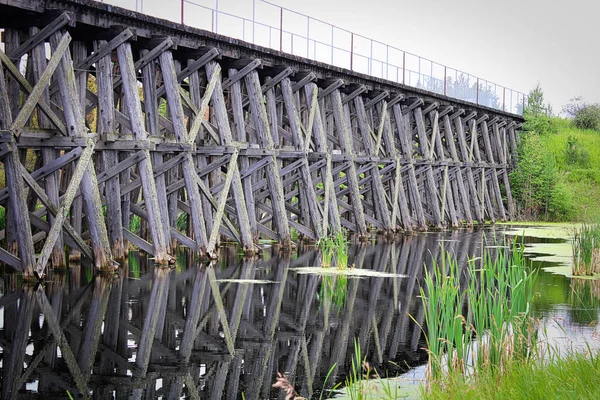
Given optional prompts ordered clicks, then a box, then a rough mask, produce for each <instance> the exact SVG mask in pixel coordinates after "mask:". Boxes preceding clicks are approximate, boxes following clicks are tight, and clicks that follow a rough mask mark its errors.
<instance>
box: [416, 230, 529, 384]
mask: <svg viewBox="0 0 600 400" xmlns="http://www.w3.org/2000/svg"><path fill="white" fill-rule="evenodd" d="M523 247H524V246H523V245H522V243H518V242H517V241H514V242H513V243H512V245H511V246H508V245H507V243H504V244H503V245H502V246H496V248H495V249H489V248H485V249H484V250H483V251H482V255H481V257H480V258H477V259H472V260H470V261H469V265H468V270H467V269H466V268H465V267H466V266H464V265H459V264H458V261H457V260H456V257H455V256H453V255H451V254H449V253H446V254H445V255H444V257H443V258H442V263H441V265H439V264H438V263H436V262H435V261H434V263H433V272H429V271H427V273H426V276H425V285H424V287H422V288H421V299H422V302H423V307H424V310H425V322H426V326H427V335H426V339H427V347H428V351H429V363H428V382H429V383H431V384H440V383H443V382H444V379H445V377H446V376H459V375H460V376H464V377H465V378H467V377H468V376H470V375H473V374H478V373H479V372H480V371H486V370H490V369H495V370H501V369H502V368H503V367H504V366H506V365H507V364H508V363H509V362H511V361H512V360H515V359H528V358H530V357H531V355H532V354H533V350H534V348H535V343H536V335H535V329H534V323H533V321H532V319H531V318H530V316H529V311H530V304H531V302H532V301H533V298H534V290H533V287H534V284H535V279H536V274H535V273H533V272H530V271H529V268H528V266H527V264H526V261H525V258H524V256H523ZM465 270H466V271H465ZM467 272H468V276H467V278H468V281H469V283H468V287H466V288H464V287H465V286H464V285H461V278H462V275H463V274H466V273H467ZM465 303H466V304H467V309H468V313H467V314H465V312H464V311H463V310H464V308H463V305H464V304H465ZM475 337H477V338H478V340H477V341H476V342H474V341H473V338H475Z"/></svg>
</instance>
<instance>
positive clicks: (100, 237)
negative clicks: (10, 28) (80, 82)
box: [37, 33, 114, 274]
mask: <svg viewBox="0 0 600 400" xmlns="http://www.w3.org/2000/svg"><path fill="white" fill-rule="evenodd" d="M67 37H68V36H67ZM59 38H60V33H55V34H54V35H53V36H52V37H51V38H50V42H51V46H52V47H54V48H58V47H59V46H60V43H59ZM62 40H64V39H61V42H62ZM51 61H52V60H51ZM56 79H57V81H58V86H59V88H60V94H61V98H62V103H63V110H64V112H65V121H66V122H67V125H68V126H69V133H70V136H78V137H85V136H86V132H87V129H86V127H85V116H84V114H83V110H84V104H85V103H83V102H82V100H81V98H82V95H81V91H80V92H79V93H78V91H77V89H78V88H77V87H76V86H75V83H76V81H75V73H74V71H73V62H72V60H71V57H70V53H69V52H66V53H64V55H63V56H62V59H61V62H60V65H59V67H58V68H57V69H56ZM85 84H87V80H86V82H85ZM84 99H85V98H84ZM91 144H92V141H91V140H90V141H89V143H88V146H90V145H91ZM92 147H93V146H92ZM84 153H85V152H84ZM82 156H83V155H82ZM80 162H81V159H80ZM81 193H82V198H83V199H84V200H85V202H84V203H85V211H86V216H87V219H88V225H89V232H90V238H91V241H92V249H93V250H94V265H95V267H96V269H98V270H103V269H108V270H112V269H113V268H114V265H113V261H112V253H111V250H110V242H109V240H108V232H107V229H106V224H105V222H104V216H103V210H102V202H101V200H100V191H99V189H98V182H97V179H96V172H95V169H94V165H93V163H89V164H88V165H87V168H86V169H85V171H84V173H83V176H82V179H81ZM40 268H41V264H40V263H39V262H38V264H37V269H38V274H40Z"/></svg>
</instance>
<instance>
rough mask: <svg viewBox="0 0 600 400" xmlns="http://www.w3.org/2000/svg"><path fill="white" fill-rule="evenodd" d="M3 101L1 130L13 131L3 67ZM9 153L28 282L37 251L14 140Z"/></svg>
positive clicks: (12, 212) (12, 208)
mask: <svg viewBox="0 0 600 400" xmlns="http://www.w3.org/2000/svg"><path fill="white" fill-rule="evenodd" d="M0 99H5V101H0V129H3V130H4V129H9V128H10V126H11V125H12V114H11V109H10V106H11V104H10V103H9V102H7V101H6V99H9V97H8V92H7V87H6V80H5V77H4V71H3V68H2V67H0ZM8 151H9V154H8V155H7V156H6V158H5V159H4V173H5V176H6V185H7V186H8V188H9V190H8V194H9V207H8V210H7V211H8V212H7V213H6V218H7V220H8V219H10V220H11V221H12V226H13V227H14V229H15V238H16V240H17V243H18V251H19V257H20V259H21V260H20V261H21V271H22V272H23V276H24V277H25V278H26V279H33V278H34V274H33V273H34V266H35V249H34V247H33V237H32V234H31V223H30V221H29V211H28V209H27V203H26V200H27V196H26V195H25V186H24V185H23V179H22V178H21V174H20V171H19V165H20V164H21V161H20V160H19V153H18V151H17V146H16V144H15V143H14V139H12V143H11V144H10V146H9V147H8ZM9 250H10V247H9Z"/></svg>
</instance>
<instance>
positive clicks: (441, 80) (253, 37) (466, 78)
mask: <svg viewBox="0 0 600 400" xmlns="http://www.w3.org/2000/svg"><path fill="white" fill-rule="evenodd" d="M176 1H179V0H176ZM104 2H106V3H110V4H113V5H118V6H121V7H125V8H130V9H134V10H136V11H139V12H144V13H146V14H150V15H155V16H157V17H161V18H165V19H169V20H172V21H175V22H181V23H182V24H186V25H189V26H193V27H196V28H201V29H205V30H210V31H211V32H214V33H218V34H221V35H225V36H230V37H234V38H236V39H241V40H243V41H246V42H250V43H253V44H256V45H260V46H264V47H268V48H271V49H275V50H279V51H282V52H285V53H289V54H293V55H296V56H300V57H305V58H308V59H311V60H315V61H320V62H324V63H327V64H331V65H334V66H337V67H341V68H346V69H349V70H352V71H355V72H359V73H363V74H367V75H371V76H374V77H377V78H382V79H386V80H390V81H393V82H397V83H402V84H404V85H408V86H412V87H415V88H420V89H424V90H428V91H431V92H434V93H437V94H440V95H445V96H449V97H453V98H456V99H460V100H464V101H468V102H471V103H475V104H478V105H483V106H487V107H491V108H494V109H497V110H503V111H506V112H510V113H513V114H520V115H522V114H523V104H526V103H525V102H526V100H527V96H526V95H525V94H524V93H522V92H519V91H516V90H513V89H510V88H507V87H505V86H502V85H499V84H496V83H494V82H491V81H488V80H485V79H482V78H479V77H476V76H474V75H471V74H469V73H467V72H464V71H460V70H457V69H454V68H451V67H448V66H446V65H443V64H440V63H437V62H435V61H432V60H429V59H427V58H424V57H420V56H418V55H416V54H413V53H410V52H407V51H404V50H401V49H398V48H396V47H394V46H390V45H388V44H386V43H383V42H380V41H378V40H375V39H372V38H368V37H366V36H362V35H359V34H356V33H354V32H351V31H349V30H347V29H344V28H340V27H338V26H335V25H332V24H330V23H328V22H325V21H323V20H320V19H318V18H313V17H311V16H308V15H305V14H302V13H299V12H297V11H293V10H290V9H288V8H284V7H280V6H278V5H276V4H273V3H270V2H269V1H266V0H247V1H246V2H243V1H240V0H180V4H178V6H177V7H174V8H168V7H165V3H166V1H165V0H106V1H104Z"/></svg>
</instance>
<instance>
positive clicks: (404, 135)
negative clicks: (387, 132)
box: [393, 104, 427, 230]
mask: <svg viewBox="0 0 600 400" xmlns="http://www.w3.org/2000/svg"><path fill="white" fill-rule="evenodd" d="M393 110H394V119H395V120H396V129H397V131H398V138H399V141H400V148H401V149H402V153H403V155H404V158H405V159H407V160H408V161H409V164H408V188H409V192H410V195H411V200H412V201H411V205H412V208H413V217H415V218H416V220H417V225H418V227H419V229H423V230H424V229H427V221H426V220H425V212H424V211H423V202H422V200H421V194H420V192H419V185H418V182H417V175H416V172H415V166H414V157H413V146H412V130H411V127H410V116H409V115H408V114H406V115H403V113H402V109H401V108H400V104H395V105H394V107H393ZM415 214H416V215H415Z"/></svg>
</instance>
